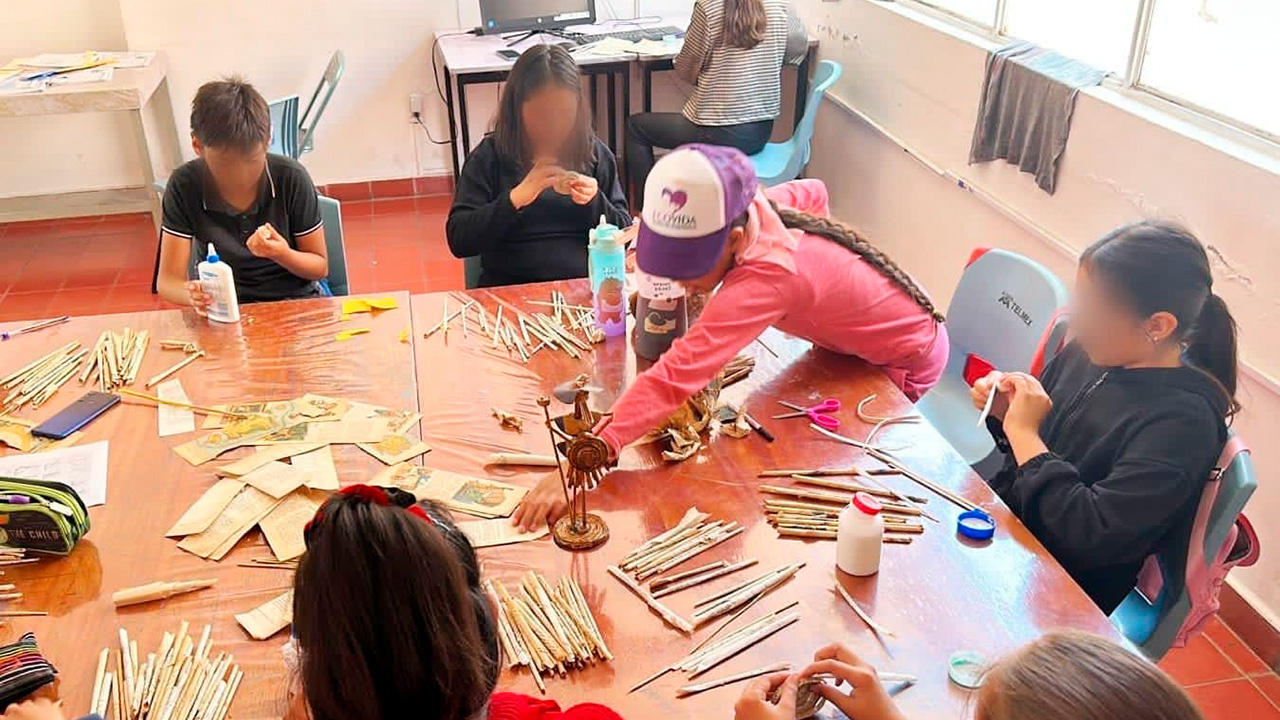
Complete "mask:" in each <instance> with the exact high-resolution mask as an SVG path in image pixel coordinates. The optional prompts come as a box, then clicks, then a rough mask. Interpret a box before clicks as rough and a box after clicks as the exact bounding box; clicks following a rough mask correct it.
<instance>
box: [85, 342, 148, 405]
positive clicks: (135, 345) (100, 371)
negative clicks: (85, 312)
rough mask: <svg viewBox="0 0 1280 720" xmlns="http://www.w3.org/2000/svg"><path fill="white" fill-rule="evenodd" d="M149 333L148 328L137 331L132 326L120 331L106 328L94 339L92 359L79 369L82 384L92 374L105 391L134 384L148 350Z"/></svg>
mask: <svg viewBox="0 0 1280 720" xmlns="http://www.w3.org/2000/svg"><path fill="white" fill-rule="evenodd" d="M147 335H148V333H147V331H146V330H141V331H139V332H136V333H135V332H134V331H133V330H132V329H130V328H125V329H124V332H121V333H113V332H111V331H110V330H103V331H102V334H101V335H99V336H98V342H96V343H94V346H93V352H92V353H91V354H90V355H89V363H88V364H87V365H85V368H84V371H83V372H81V373H80V384H81V385H84V384H85V383H86V382H87V381H88V380H89V377H90V376H92V377H93V383H94V384H95V385H97V386H98V390H100V391H102V392H108V391H111V390H114V389H116V388H118V387H123V386H125V385H132V384H133V383H134V381H135V380H137V379H138V370H139V369H140V368H141V367H142V358H143V357H144V356H145V355H146V354H147V344H148V339H149V338H148V336H147Z"/></svg>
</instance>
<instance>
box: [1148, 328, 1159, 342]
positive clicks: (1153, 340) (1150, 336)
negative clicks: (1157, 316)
mask: <svg viewBox="0 0 1280 720" xmlns="http://www.w3.org/2000/svg"><path fill="white" fill-rule="evenodd" d="M1147 340H1148V341H1149V342H1150V343H1151V344H1152V345H1159V344H1160V341H1159V340H1158V339H1157V338H1156V336H1155V335H1152V334H1151V331H1150V330H1148V331H1147Z"/></svg>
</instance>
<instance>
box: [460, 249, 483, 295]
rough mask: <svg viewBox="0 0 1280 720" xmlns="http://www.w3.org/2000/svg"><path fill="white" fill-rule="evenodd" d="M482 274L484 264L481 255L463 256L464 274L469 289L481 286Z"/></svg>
mask: <svg viewBox="0 0 1280 720" xmlns="http://www.w3.org/2000/svg"><path fill="white" fill-rule="evenodd" d="M482 274H484V266H483V265H481V264H480V256H479V255H472V256H471V257H468V258H462V276H463V279H464V282H466V284H467V289H468V290H474V289H476V288H478V287H480V276H481V275H482Z"/></svg>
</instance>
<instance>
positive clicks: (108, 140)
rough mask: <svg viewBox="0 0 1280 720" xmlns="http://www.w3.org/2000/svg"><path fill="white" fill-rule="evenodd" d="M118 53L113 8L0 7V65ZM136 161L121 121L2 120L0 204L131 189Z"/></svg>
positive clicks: (94, 0)
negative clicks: (15, 59) (20, 59)
mask: <svg viewBox="0 0 1280 720" xmlns="http://www.w3.org/2000/svg"><path fill="white" fill-rule="evenodd" d="M124 47H125V36H124V25H123V23H122V22H121V20H120V7H119V3H118V2H117V0H44V1H43V2H0V64H2V63H3V61H4V60H7V59H8V58H9V56H21V55H33V54H36V53H40V52H72V51H77V50H88V49H96V50H119V49H123V48H124ZM68 138H74V140H73V141H71V142H68ZM136 157H137V149H136V148H135V147H134V141H133V135H132V130H131V129H130V126H129V124H128V120H127V118H125V117H122V116H115V115H109V114H104V113H94V114H85V115H72V116H60V117H39V118H0V197H9V196H16V195H34V194H39V193H47V192H61V191H67V190H94V189H101V188H110V187H120V186H126V185H137V184H139V183H140V182H141V178H142V168H141V166H140V165H139V163H138V161H137V159H136Z"/></svg>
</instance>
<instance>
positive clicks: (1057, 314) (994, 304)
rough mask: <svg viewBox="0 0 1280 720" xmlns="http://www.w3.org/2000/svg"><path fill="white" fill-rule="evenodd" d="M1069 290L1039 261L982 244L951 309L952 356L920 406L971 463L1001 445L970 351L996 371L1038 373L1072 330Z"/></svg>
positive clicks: (949, 316)
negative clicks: (977, 399)
mask: <svg viewBox="0 0 1280 720" xmlns="http://www.w3.org/2000/svg"><path fill="white" fill-rule="evenodd" d="M1067 303H1068V295H1067V289H1066V287H1064V286H1063V284H1062V282H1061V281H1059V280H1058V278H1057V277H1055V276H1054V275H1053V273H1051V272H1049V271H1048V270H1047V269H1046V268H1045V267H1044V266H1043V265H1041V264H1040V263H1037V262H1036V261H1034V260H1032V259H1030V258H1027V257H1024V256H1022V255H1019V254H1017V253H1013V252H1009V251H1007V250H990V249H986V248H979V249H978V250H975V251H974V254H973V255H972V256H971V257H970V258H969V264H968V266H967V267H966V268H965V271H964V274H963V275H961V276H960V283H959V284H958V285H957V286H956V291H955V294H954V295H953V296H952V298H951V306H950V307H948V308H947V335H948V336H949V337H950V341H951V356H950V357H949V358H948V360H947V367H946V370H945V371H944V372H943V375H942V379H941V380H940V381H939V382H938V384H937V385H936V386H934V387H933V388H932V389H931V390H929V392H928V393H926V394H925V396H924V397H922V398H920V402H919V403H917V405H916V407H917V408H918V409H919V410H920V412H921V414H923V415H924V416H925V417H927V418H928V419H929V421H930V422H931V423H933V425H934V427H935V428H937V430H938V432H940V433H941V434H942V436H943V437H945V438H946V439H947V441H948V442H950V443H951V444H952V445H953V446H954V447H955V448H956V450H957V451H958V452H959V453H960V455H961V456H962V457H964V459H965V461H966V462H968V463H969V464H970V465H973V464H975V463H978V462H980V461H982V460H983V459H984V458H986V457H987V456H988V455H990V454H991V453H992V452H993V451H994V449H995V441H994V440H992V438H991V433H989V432H988V431H987V429H986V428H985V427H981V428H980V427H977V420H978V415H979V411H978V410H976V409H974V407H973V403H972V402H971V401H970V399H969V384H968V383H967V382H966V381H965V375H964V370H965V366H966V364H967V363H968V362H969V358H970V356H971V355H973V356H977V357H979V358H981V359H982V360H985V361H986V362H988V363H990V364H991V365H992V366H994V367H995V368H996V369H998V370H1003V371H1021V372H1029V373H1031V374H1032V375H1039V374H1040V372H1041V370H1042V369H1043V368H1044V364H1045V363H1046V362H1048V361H1049V360H1051V359H1052V358H1053V357H1054V356H1055V355H1056V354H1057V352H1058V350H1060V349H1061V347H1062V344H1063V341H1064V340H1065V338H1066V333H1067V313H1066V311H1067Z"/></svg>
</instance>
